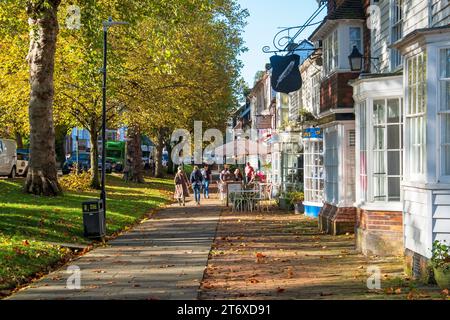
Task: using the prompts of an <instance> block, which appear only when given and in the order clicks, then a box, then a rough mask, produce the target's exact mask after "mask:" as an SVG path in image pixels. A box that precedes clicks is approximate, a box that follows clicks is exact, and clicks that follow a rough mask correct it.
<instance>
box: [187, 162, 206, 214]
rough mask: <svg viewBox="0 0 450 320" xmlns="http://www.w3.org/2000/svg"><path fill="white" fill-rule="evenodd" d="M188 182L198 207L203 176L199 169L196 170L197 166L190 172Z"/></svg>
mask: <svg viewBox="0 0 450 320" xmlns="http://www.w3.org/2000/svg"><path fill="white" fill-rule="evenodd" d="M190 181H191V184H192V189H193V190H194V198H195V202H196V203H197V205H198V206H199V205H200V190H201V188H202V183H203V175H202V173H201V172H200V169H199V168H198V166H195V167H194V171H192V173H191V178H190Z"/></svg>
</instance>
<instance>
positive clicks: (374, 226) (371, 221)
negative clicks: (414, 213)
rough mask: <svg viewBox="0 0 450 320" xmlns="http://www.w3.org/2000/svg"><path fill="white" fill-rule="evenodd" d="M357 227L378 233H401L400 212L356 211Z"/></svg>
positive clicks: (401, 219)
mask: <svg viewBox="0 0 450 320" xmlns="http://www.w3.org/2000/svg"><path fill="white" fill-rule="evenodd" d="M357 227H358V228H361V229H363V230H369V231H379V232H383V231H386V232H398V233H402V232H403V214H402V212H384V211H367V210H362V209H358V211H357Z"/></svg>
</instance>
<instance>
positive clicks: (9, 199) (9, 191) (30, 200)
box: [0, 175, 173, 290]
mask: <svg viewBox="0 0 450 320" xmlns="http://www.w3.org/2000/svg"><path fill="white" fill-rule="evenodd" d="M22 185H23V180H20V179H17V180H3V179H0V290H5V289H11V288H14V287H16V286H17V285H20V284H21V283H24V282H27V280H28V279H30V278H32V277H33V276H34V275H36V274H37V273H40V272H45V271H46V270H47V268H48V267H49V266H51V265H54V264H56V263H58V262H60V261H61V260H63V259H64V257H66V256H68V253H69V250H68V249H64V248H61V247H60V246H58V245H55V244H53V243H76V244H86V245H87V244H89V243H90V241H89V240H88V239H85V238H84V237H83V217H82V213H81V203H82V202H83V201H86V200H88V199H92V198H98V197H99V192H98V191H89V192H66V193H65V194H64V196H61V197H56V198H43V197H36V196H32V195H27V194H24V193H23V192H22ZM172 188H173V186H172V180H171V179H153V178H152V179H146V183H145V184H141V185H139V184H133V183H125V182H124V181H123V180H122V179H121V178H120V177H119V176H115V175H110V176H108V178H107V194H108V202H107V219H106V220H107V233H108V235H113V234H114V233H116V232H119V231H123V230H126V229H127V226H130V225H133V224H134V223H135V222H137V221H138V220H140V219H141V218H143V217H144V216H145V215H146V214H148V213H150V212H151V211H152V209H155V208H157V207H159V206H161V205H163V204H165V203H167V202H168V201H169V199H170V196H169V191H172Z"/></svg>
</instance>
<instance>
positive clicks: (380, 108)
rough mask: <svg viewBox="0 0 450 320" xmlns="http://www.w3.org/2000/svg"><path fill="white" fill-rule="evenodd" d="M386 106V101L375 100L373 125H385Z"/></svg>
mask: <svg viewBox="0 0 450 320" xmlns="http://www.w3.org/2000/svg"><path fill="white" fill-rule="evenodd" d="M385 111H386V110H385V105H384V100H375V101H374V102H373V123H374V124H380V123H385Z"/></svg>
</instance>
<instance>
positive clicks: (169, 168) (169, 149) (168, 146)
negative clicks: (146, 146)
mask: <svg viewBox="0 0 450 320" xmlns="http://www.w3.org/2000/svg"><path fill="white" fill-rule="evenodd" d="M166 149H167V152H168V154H169V160H168V161H167V173H168V174H174V173H175V170H174V165H173V161H172V156H171V155H172V144H171V143H170V141H168V142H166Z"/></svg>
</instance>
